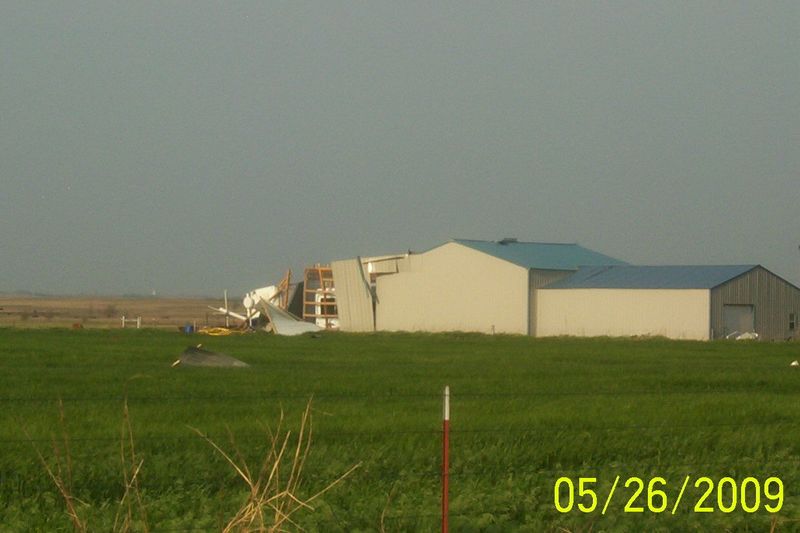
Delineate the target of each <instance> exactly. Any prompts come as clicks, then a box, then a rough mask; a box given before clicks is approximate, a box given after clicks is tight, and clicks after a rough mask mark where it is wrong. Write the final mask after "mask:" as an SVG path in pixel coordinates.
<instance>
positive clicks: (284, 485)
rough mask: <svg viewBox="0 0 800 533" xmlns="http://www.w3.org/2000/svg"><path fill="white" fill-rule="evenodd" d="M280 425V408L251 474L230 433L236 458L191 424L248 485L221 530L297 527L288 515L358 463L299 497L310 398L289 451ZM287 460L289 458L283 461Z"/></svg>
mask: <svg viewBox="0 0 800 533" xmlns="http://www.w3.org/2000/svg"><path fill="white" fill-rule="evenodd" d="M282 427H283V411H281V416H280V419H279V421H278V425H277V427H276V429H275V431H274V432H273V431H272V430H269V429H268V430H267V432H268V452H267V455H266V456H265V457H264V461H263V463H262V464H261V467H260V469H259V471H258V473H257V475H255V476H254V475H253V473H252V472H251V471H250V468H249V467H248V465H247V462H246V461H245V460H244V457H243V456H242V454H241V453H240V452H239V450H238V449H237V448H236V445H235V442H234V440H233V437H232V436H231V444H232V445H233V447H234V454H235V455H236V459H234V458H233V457H232V456H231V454H229V453H226V452H225V451H224V450H223V449H222V448H221V447H220V446H219V445H217V444H216V443H215V442H214V441H212V440H211V439H210V438H209V437H207V436H206V435H204V434H203V433H202V432H201V431H200V430H198V429H196V428H192V429H193V430H194V431H195V432H196V433H197V434H198V435H200V436H201V437H202V438H203V439H204V440H205V441H206V442H208V443H209V444H210V445H211V446H212V447H213V448H214V449H215V450H216V451H217V452H218V453H219V454H220V455H222V456H223V457H224V458H225V460H226V461H227V462H228V463H229V464H230V465H231V466H232V467H233V468H234V470H236V473H237V474H238V475H239V477H241V478H242V479H243V480H244V482H245V484H246V485H247V488H248V489H249V494H248V497H247V501H246V502H245V504H244V505H243V506H242V507H241V508H240V509H239V511H238V512H237V513H236V515H235V516H234V517H233V518H232V519H231V520H230V521H229V522H228V524H227V525H226V526H225V528H224V529H223V532H224V533H229V532H234V531H235V532H269V533H277V532H283V531H289V530H288V529H286V528H287V527H288V526H289V525H291V526H294V527H295V528H297V529H300V528H299V526H298V525H297V523H296V522H294V521H293V520H292V515H294V514H295V513H296V512H297V511H299V510H301V509H308V510H313V507H311V505H310V503H311V502H312V501H314V500H315V499H317V498H318V497H320V496H321V495H323V494H324V493H326V492H327V491H329V490H330V489H332V488H333V487H334V486H335V485H337V484H339V483H340V482H341V481H342V480H343V479H345V478H346V477H347V476H349V475H350V474H351V473H352V472H353V471H354V470H356V469H357V468H358V467H359V466H361V465H360V463H359V464H356V465H354V466H353V467H351V468H350V469H349V470H347V471H346V472H345V473H344V474H342V475H341V476H339V477H338V478H337V479H336V480H334V481H333V482H331V483H330V484H328V485H327V486H326V487H325V488H323V489H322V490H320V491H319V492H317V493H316V494H313V495H312V496H310V497H308V498H305V499H303V498H301V497H300V496H299V489H300V483H301V475H302V472H303V467H304V466H305V462H306V459H307V458H308V454H309V451H310V448H311V401H310V400H309V402H308V404H307V405H306V409H305V411H304V412H303V416H302V419H301V423H300V430H299V432H298V434H297V442H296V443H295V444H294V450H293V451H292V449H291V446H290V437H291V431H286V432H285V434H283V433H282V429H281V428H282ZM288 461H291V462H289V463H288V465H287V464H286V463H287V462H288ZM287 467H288V475H286V477H284V471H285V469H286V468H287Z"/></svg>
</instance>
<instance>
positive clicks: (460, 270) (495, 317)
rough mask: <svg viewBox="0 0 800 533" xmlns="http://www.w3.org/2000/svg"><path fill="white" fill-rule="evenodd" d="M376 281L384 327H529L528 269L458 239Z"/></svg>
mask: <svg viewBox="0 0 800 533" xmlns="http://www.w3.org/2000/svg"><path fill="white" fill-rule="evenodd" d="M376 283H377V290H376V293H377V307H376V322H377V329H379V330H387V331H478V332H482V333H491V332H492V331H494V332H497V333H519V334H527V333H528V298H529V294H528V270H527V269H526V268H524V267H521V266H518V265H514V264H512V263H509V262H508V261H504V260H502V259H498V258H496V257H493V256H490V255H487V254H484V253H482V252H479V251H477V250H474V249H472V248H469V247H467V246H463V245H461V244H458V243H454V242H452V243H447V244H444V245H442V246H439V247H437V248H434V249H433V250H430V251H428V252H425V253H423V254H418V255H412V256H410V257H409V261H408V263H407V269H402V270H401V271H400V273H398V274H393V275H388V276H381V277H379V278H378V279H377V282H376Z"/></svg>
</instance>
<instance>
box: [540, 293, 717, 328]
mask: <svg viewBox="0 0 800 533" xmlns="http://www.w3.org/2000/svg"><path fill="white" fill-rule="evenodd" d="M709 299H710V296H709V291H708V290H706V289H686V290H669V289H541V290H539V291H537V295H536V335H537V336H543V337H544V336H553V335H573V336H579V337H595V336H604V335H608V336H615V337H617V336H633V335H661V336H664V337H669V338H673V339H695V340H706V339H708V338H709V330H710V313H709V305H710V300H709Z"/></svg>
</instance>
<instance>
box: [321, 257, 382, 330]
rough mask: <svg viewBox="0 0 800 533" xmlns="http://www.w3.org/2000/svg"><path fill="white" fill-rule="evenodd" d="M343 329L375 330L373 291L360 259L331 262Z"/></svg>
mask: <svg viewBox="0 0 800 533" xmlns="http://www.w3.org/2000/svg"><path fill="white" fill-rule="evenodd" d="M331 270H332V271H333V283H334V286H335V287H336V309H337V310H338V313H339V329H340V330H342V331H374V329H375V321H374V315H373V311H372V292H371V291H370V288H369V284H368V283H367V280H366V279H365V277H364V271H363V269H362V267H361V261H360V260H359V259H346V260H344V261H333V262H331Z"/></svg>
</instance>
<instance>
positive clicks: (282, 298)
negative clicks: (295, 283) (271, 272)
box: [274, 269, 292, 310]
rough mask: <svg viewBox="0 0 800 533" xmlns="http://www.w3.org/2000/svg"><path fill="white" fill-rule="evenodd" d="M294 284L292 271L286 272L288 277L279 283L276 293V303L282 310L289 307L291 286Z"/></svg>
mask: <svg viewBox="0 0 800 533" xmlns="http://www.w3.org/2000/svg"><path fill="white" fill-rule="evenodd" d="M291 282H292V269H289V270H287V271H286V275H285V276H284V277H283V279H282V280H281V281H280V283H278V287H277V289H278V292H277V293H275V297H274V299H275V303H276V304H277V305H278V307H280V308H281V309H284V310H285V309H286V308H287V307H289V286H290V284H291Z"/></svg>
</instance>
